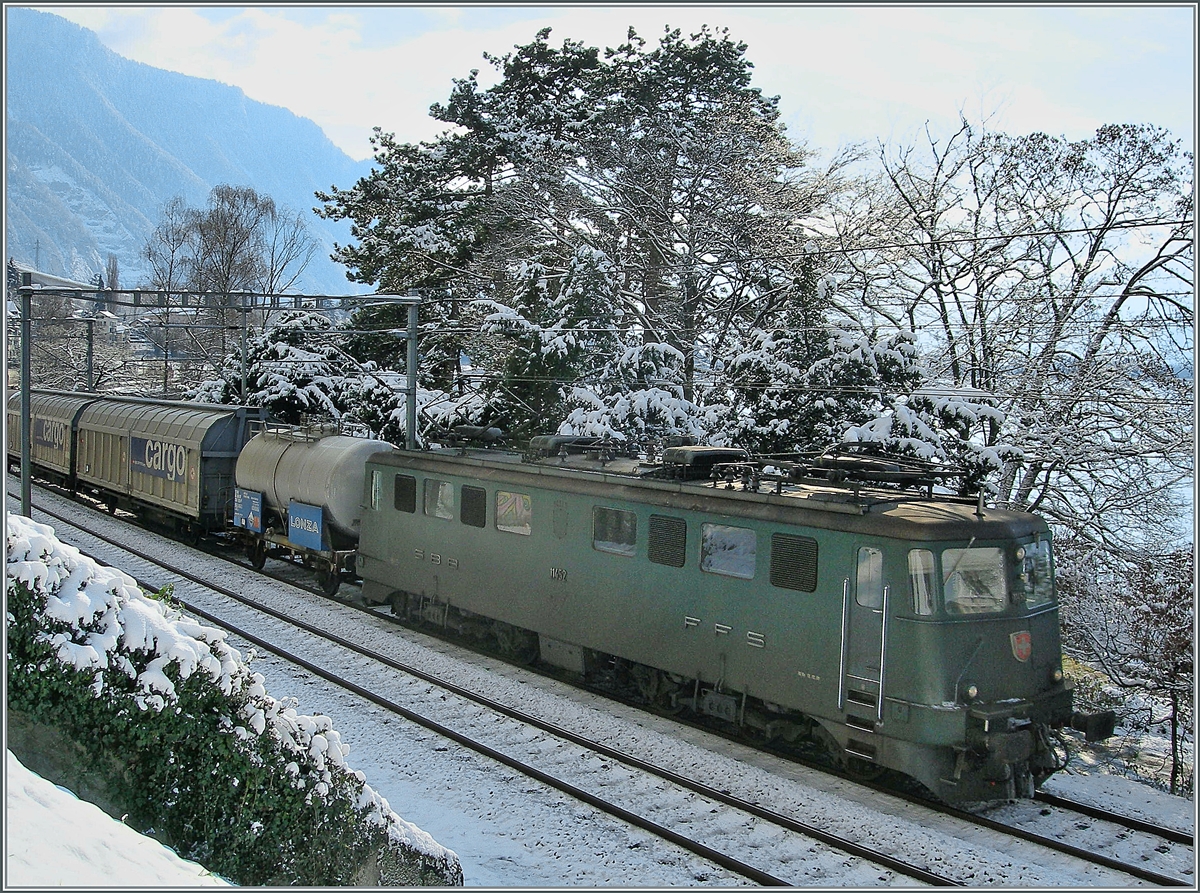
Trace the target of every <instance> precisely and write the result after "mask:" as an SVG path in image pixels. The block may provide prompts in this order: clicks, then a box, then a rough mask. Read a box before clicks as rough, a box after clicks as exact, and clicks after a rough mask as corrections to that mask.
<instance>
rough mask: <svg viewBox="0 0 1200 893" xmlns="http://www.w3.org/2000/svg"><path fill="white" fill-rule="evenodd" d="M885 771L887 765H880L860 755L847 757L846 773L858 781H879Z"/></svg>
mask: <svg viewBox="0 0 1200 893" xmlns="http://www.w3.org/2000/svg"><path fill="white" fill-rule="evenodd" d="M885 772H887V767H886V766H880V765H878V764H877V763H872V762H869V761H867V760H864V759H860V758H859V757H852V756H847V757H846V774H847V775H849V776H850V777H851V778H854V779H857V780H858V781H877V780H878V779H879V778H880V777H881V776H882V775H883V774H884V773H885Z"/></svg>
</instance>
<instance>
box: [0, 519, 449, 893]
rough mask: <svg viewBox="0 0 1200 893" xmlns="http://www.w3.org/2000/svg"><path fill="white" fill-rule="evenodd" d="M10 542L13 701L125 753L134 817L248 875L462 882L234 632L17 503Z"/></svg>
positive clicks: (194, 855) (225, 871)
mask: <svg viewBox="0 0 1200 893" xmlns="http://www.w3.org/2000/svg"><path fill="white" fill-rule="evenodd" d="M7 550H8V562H7V578H6V591H7V617H6V622H7V627H8V664H7V681H8V709H9V710H10V711H19V712H20V713H22V714H23V715H24V716H26V717H28V718H29V719H30V720H31V721H33V722H35V723H38V724H42V725H46V726H52V727H55V728H57V729H58V730H59V731H61V732H62V733H63V734H65V735H66V736H67V737H68V738H69V739H71V740H72V741H74V742H76V743H77V744H78V745H80V746H81V747H82V748H83V749H84V750H85V751H86V752H87V754H88V757H89V758H90V759H94V760H96V761H97V762H98V763H112V762H113V761H114V760H115V765H119V766H121V767H122V770H123V771H121V772H120V773H116V775H117V776H118V777H115V778H110V779H108V782H109V785H110V790H112V789H114V787H115V795H116V798H117V799H119V801H120V802H121V803H122V804H123V808H125V809H128V812H129V814H128V817H127V818H126V821H127V823H128V824H130V825H132V826H134V827H135V828H137V829H138V830H141V831H148V830H150V829H153V831H154V834H155V836H156V837H159V838H160V839H162V840H163V841H164V842H166V843H168V844H169V845H171V846H173V847H174V848H175V849H176V851H177V852H178V853H179V854H180V855H181V856H182V857H184V858H186V859H191V860H194V861H197V862H200V863H201V864H203V865H205V866H206V867H207V868H208V869H209V870H210V871H213V872H214V873H217V874H220V875H222V876H224V877H227V878H229V879H231V880H233V881H234V882H236V883H238V884H241V885H263V884H270V885H287V886H292V885H301V886H332V885H347V884H353V883H366V884H367V885H379V884H384V885H386V884H390V883H397V882H399V883H410V884H419V885H422V886H447V885H461V884H462V882H463V878H462V868H461V866H460V864H459V861H458V857H457V856H456V855H455V854H454V853H453V852H451V851H450V850H447V849H445V848H444V847H442V846H440V845H439V844H438V843H437V842H436V841H434V840H433V839H432V838H431V837H430V836H429V835H428V834H426V833H425V832H424V831H422V830H420V829H419V828H417V827H415V826H414V825H411V824H409V823H408V822H405V821H404V820H403V819H401V818H400V817H399V816H398V815H396V813H395V812H393V811H392V810H391V808H390V807H389V806H388V803H387V801H386V800H384V799H383V798H382V797H381V796H379V794H378V793H376V792H375V791H374V790H373V789H372V788H371V787H370V786H369V785H367V784H366V783H365V778H364V777H363V775H362V773H361V772H357V771H354V770H352V769H350V768H349V767H348V766H347V765H346V762H345V757H346V754H347V753H348V751H349V746H348V745H346V744H343V743H342V741H341V739H340V736H339V735H338V733H337V731H336V730H334V729H333V727H332V723H331V721H330V719H329V718H328V717H325V716H303V715H299V714H297V713H296V711H295V709H294V707H293V706H290V705H289V704H288V703H287V702H285V701H280V700H276V699H275V698H273V697H271V696H270V695H268V694H267V692H266V690H265V688H264V686H263V677H262V675H261V674H259V673H255V672H251V670H250V669H249V667H248V666H247V665H246V663H245V662H244V661H243V660H242V659H241V656H240V655H239V654H238V652H237V651H236V650H235V649H233V648H232V647H231V646H230V645H229V644H228V643H227V642H226V641H225V638H224V633H223V632H221V631H219V630H217V629H214V628H211V627H206V626H203V625H201V624H199V623H197V622H196V621H194V620H191V619H189V618H187V617H184V616H182V615H181V614H180V613H179V611H177V610H176V609H174V608H172V607H171V606H170V605H169V604H168V602H167V600H166V599H163V598H150V597H147V596H146V595H145V594H143V593H142V591H141V590H140V589H139V588H138V586H137V583H136V582H135V581H134V580H133V579H132V578H131V577H130V576H128V575H127V574H125V573H123V572H121V571H118V570H114V569H111V568H105V567H101V566H99V565H98V564H96V563H95V562H93V561H92V560H90V559H89V558H87V557H86V556H83V555H81V554H80V553H79V551H78V550H77V549H75V548H73V547H72V546H69V545H67V544H64V543H61V542H59V541H58V540H57V539H56V538H55V536H54V531H53V529H52V528H50V527H47V526H45V525H42V524H36V523H34V522H32V521H30V520H28V519H27V518H23V517H20V516H16V515H11V514H10V515H8V517H7Z"/></svg>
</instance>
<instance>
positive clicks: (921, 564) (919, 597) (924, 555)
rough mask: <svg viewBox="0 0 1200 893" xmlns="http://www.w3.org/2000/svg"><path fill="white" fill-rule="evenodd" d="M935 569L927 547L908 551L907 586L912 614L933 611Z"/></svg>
mask: <svg viewBox="0 0 1200 893" xmlns="http://www.w3.org/2000/svg"><path fill="white" fill-rule="evenodd" d="M936 585H937V570H936V569H935V568H934V565H933V553H932V552H930V551H929V550H928V549H913V550H912V551H910V552H909V553H908V586H909V591H910V592H911V594H912V609H913V613H914V614H920V615H921V616H922V617H926V616H928V615H930V614H932V613H933V609H934V604H933V594H934V592H935V591H936V590H935V586H936Z"/></svg>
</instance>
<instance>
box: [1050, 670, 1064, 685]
mask: <svg viewBox="0 0 1200 893" xmlns="http://www.w3.org/2000/svg"><path fill="white" fill-rule="evenodd" d="M1051 676H1052V678H1053V679H1054V681H1055V682H1062V681H1063V671H1062V667H1059V668H1058V669H1057V670H1055V671H1054V672H1053V673H1052V674H1051Z"/></svg>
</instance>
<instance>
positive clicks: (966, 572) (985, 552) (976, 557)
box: [942, 546, 1008, 614]
mask: <svg viewBox="0 0 1200 893" xmlns="http://www.w3.org/2000/svg"><path fill="white" fill-rule="evenodd" d="M942 586H943V593H944V595H945V601H946V610H947V611H948V612H950V613H951V614H992V613H995V612H996V611H1003V610H1004V608H1005V607H1006V606H1007V605H1008V575H1007V574H1005V573H1004V553H1003V552H1001V551H1000V550H999V549H997V548H995V547H993V546H985V547H978V546H977V547H975V548H971V549H946V550H945V551H944V552H943V553H942Z"/></svg>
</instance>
